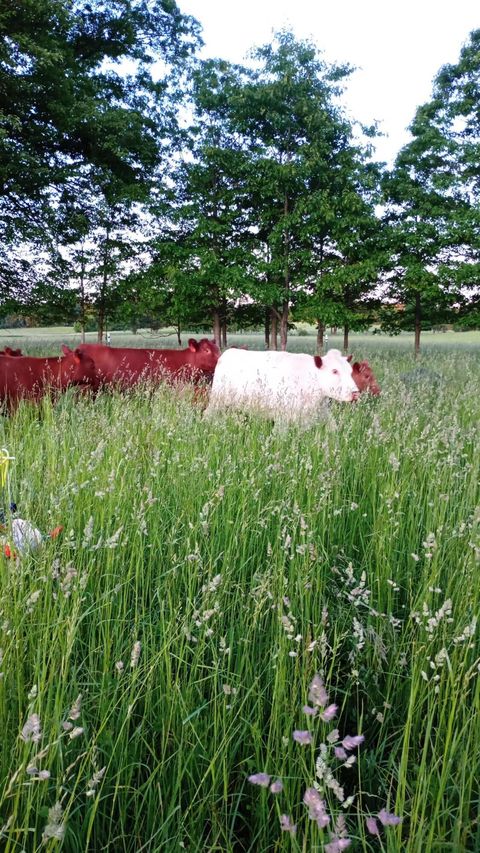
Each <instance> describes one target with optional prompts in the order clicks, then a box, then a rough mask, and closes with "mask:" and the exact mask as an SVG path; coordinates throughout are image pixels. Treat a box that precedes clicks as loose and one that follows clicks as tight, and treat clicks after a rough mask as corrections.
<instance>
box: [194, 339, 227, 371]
mask: <svg viewBox="0 0 480 853" xmlns="http://www.w3.org/2000/svg"><path fill="white" fill-rule="evenodd" d="M188 348H189V350H190V352H192V353H194V358H193V359H192V365H193V366H194V367H195V368H196V369H197V370H201V371H202V373H207V374H213V372H214V370H215V367H216V364H217V361H218V359H219V358H220V350H219V348H218V346H217V344H216V343H215V341H209V340H207V338H202V340H201V341H196V340H195V338H190V340H189V341H188Z"/></svg>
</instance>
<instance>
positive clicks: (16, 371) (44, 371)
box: [0, 345, 95, 410]
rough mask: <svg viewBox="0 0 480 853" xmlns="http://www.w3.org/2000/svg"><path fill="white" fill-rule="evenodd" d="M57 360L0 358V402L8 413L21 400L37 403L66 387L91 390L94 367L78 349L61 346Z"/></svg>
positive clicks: (28, 357) (25, 357) (90, 358)
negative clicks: (89, 387)
mask: <svg viewBox="0 0 480 853" xmlns="http://www.w3.org/2000/svg"><path fill="white" fill-rule="evenodd" d="M62 349H63V355H62V356H60V357H59V358H57V357H53V358H36V357H33V356H21V357H15V358H12V357H11V356H8V355H2V356H0V401H1V402H2V403H5V404H6V407H7V409H8V410H12V409H14V408H15V407H16V405H17V404H18V402H19V401H20V400H22V399H29V400H39V399H40V398H41V397H42V396H43V395H44V394H46V393H51V394H55V393H57V392H60V391H63V390H65V389H66V388H68V387H69V386H70V385H76V386H91V385H92V384H93V383H94V381H95V363H94V361H93V359H92V357H91V356H90V355H88V354H87V353H84V352H81V351H80V350H79V349H75V350H71V349H69V347H67V346H65V345H64V346H63V347H62Z"/></svg>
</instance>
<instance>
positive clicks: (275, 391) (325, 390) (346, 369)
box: [0, 338, 380, 420]
mask: <svg viewBox="0 0 480 853" xmlns="http://www.w3.org/2000/svg"><path fill="white" fill-rule="evenodd" d="M62 350H63V354H62V355H61V356H60V357H58V358H57V357H53V358H39V357H33V356H24V355H22V352H21V350H18V349H11V348H10V347H5V349H4V350H0V402H1V403H2V404H3V406H4V408H5V409H6V410H7V411H11V410H12V409H14V408H15V407H16V405H17V404H18V402H19V400H20V399H22V398H27V399H31V400H38V399H39V398H40V397H41V396H43V395H44V394H46V393H50V394H52V393H53V394H56V393H58V392H60V391H62V390H64V389H66V388H67V387H69V386H79V387H80V388H81V389H83V390H85V389H90V390H91V391H93V392H96V391H98V390H99V389H100V388H105V387H108V386H116V387H119V388H121V389H126V388H130V387H132V386H133V385H136V384H137V383H138V382H140V381H142V380H148V381H150V382H162V381H167V382H170V383H171V382H175V383H177V382H188V383H193V384H194V385H195V386H196V387H197V388H205V389H210V390H209V392H208V390H206V391H205V396H207V394H208V405H207V408H206V414H207V415H209V414H212V413H214V412H215V411H217V410H219V409H225V408H234V409H240V410H244V411H245V410H252V409H255V410H257V409H258V410H260V411H262V412H263V413H267V414H268V415H269V416H276V415H278V416H281V417H282V418H284V419H287V420H290V419H292V418H295V417H298V416H299V415H301V416H302V417H303V416H304V415H305V416H307V417H309V416H311V415H313V414H314V412H315V411H316V410H317V409H318V407H319V405H320V404H321V403H322V402H323V401H324V400H325V399H328V398H331V399H334V400H338V401H341V402H353V401H355V400H356V399H357V398H358V396H359V394H360V393H362V392H364V391H368V392H369V393H371V394H373V395H378V394H379V393H380V387H379V385H378V383H377V381H376V379H375V376H374V375H373V372H372V369H371V367H370V365H369V363H368V361H362V362H354V363H353V364H352V363H351V360H352V357H351V356H348V357H345V356H342V354H341V353H340V351H339V350H336V349H332V350H329V351H328V352H327V354H326V355H325V356H322V357H321V356H318V355H315V356H312V355H306V354H301V353H287V352H276V351H266V352H261V351H258V350H245V349H239V348H235V347H232V348H230V349H227V350H225V352H224V353H223V354H221V353H220V350H219V349H218V347H217V345H216V343H215V342H214V341H209V340H207V339H206V338H203V339H202V340H200V341H197V340H195V339H194V338H190V340H189V341H188V347H187V348H186V349H182V350H172V349H167V350H165V349H139V348H135V347H132V348H126V347H110V346H104V345H103V344H81V345H80V346H78V347H76V349H74V350H72V349H70V348H69V347H67V346H65V345H64V346H63V347H62Z"/></svg>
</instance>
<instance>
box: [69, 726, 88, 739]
mask: <svg viewBox="0 0 480 853" xmlns="http://www.w3.org/2000/svg"><path fill="white" fill-rule="evenodd" d="M83 731H84V730H83V729H82V727H81V726H75V728H73V729H72V731H71V732H70V734H69V738H70V740H74V738H76V737H80V735H83Z"/></svg>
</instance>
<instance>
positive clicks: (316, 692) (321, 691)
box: [308, 675, 328, 708]
mask: <svg viewBox="0 0 480 853" xmlns="http://www.w3.org/2000/svg"><path fill="white" fill-rule="evenodd" d="M308 700H309V702H311V703H312V705H320V707H321V708H324V707H325V705H326V704H327V702H328V694H327V691H326V690H325V687H324V684H323V681H322V679H321V678H320V676H319V675H314V676H313V679H312V683H311V684H310V690H309V693H308Z"/></svg>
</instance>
